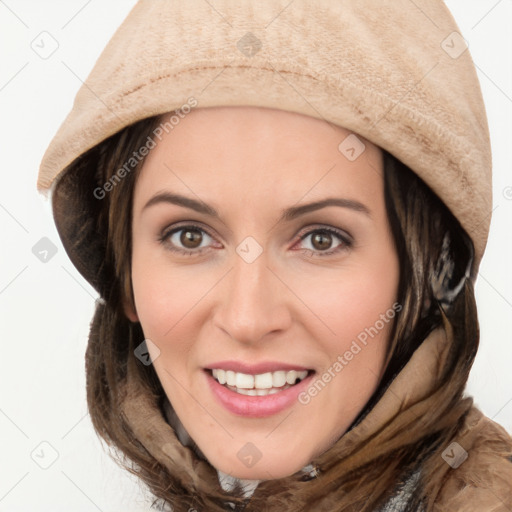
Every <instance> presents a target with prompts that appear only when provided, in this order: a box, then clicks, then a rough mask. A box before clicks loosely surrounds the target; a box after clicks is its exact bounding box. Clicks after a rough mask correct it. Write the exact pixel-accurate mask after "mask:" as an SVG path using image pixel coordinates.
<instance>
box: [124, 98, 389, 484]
mask: <svg viewBox="0 0 512 512" xmlns="http://www.w3.org/2000/svg"><path fill="white" fill-rule="evenodd" d="M349 135H350V132H349V131H347V130H345V129H343V128H338V127H333V126H332V125H330V124H328V123H326V122H324V121H321V120H318V119H315V118H312V117H308V116H303V115H299V114H295V113H290V112H285V111H280V110H273V109H265V108H255V107H216V108H203V109H197V110H194V111H192V112H191V113H189V114H188V115H187V116H186V117H184V118H183V119H181V120H180V122H179V124H178V125H176V126H174V128H173V129H172V130H170V131H169V132H168V133H165V132H164V136H163V137H162V140H161V141H160V142H158V144H157V146H156V147H155V148H154V149H152V150H151V152H150V153H149V155H148V156H147V159H146V161H145V163H144V166H143V168H142V170H141V173H140V175H139V177H138V180H137V182H136V187H135V195H134V204H133V227H132V229H133V231H132V234H133V253H132V279H133V291H134V297H135V310H132V309H130V308H129V307H127V308H126V311H127V315H128V316H129V318H130V319H131V320H132V321H140V323H141V326H142V329H143V331H144V335H145V337H146V340H148V339H149V340H151V343H149V342H148V343H147V345H148V347H149V351H150V354H151V356H152V359H153V364H154V368H155V371H156V373H157V374H158V377H159V379H160V381H161V383H162V386H163V388H164V390H165V392H166V394H167V396H168V398H169V400H170V402H171V404H172V406H173V407H174V410H175V411H176V413H177V415H178V417H179V418H180V420H181V422H182V423H183V425H184V427H185V429H186V430H187V431H188V433H189V434H190V436H191V437H192V438H193V439H194V441H195V442H196V443H197V445H198V446H199V448H200V449H201V451H202V452H203V453H204V454H205V456H206V457H207V458H208V460H209V461H210V463H211V464H212V465H213V466H215V467H216V468H217V469H220V470H222V471H224V472H225V473H228V474H230V475H234V476H236V477H239V478H245V479H261V480H267V479H275V478H282V477H285V476H289V475H291V474H293V473H295V472H297V471H299V470H300V469H301V468H302V467H304V466H305V465H307V464H308V463H309V462H310V461H311V460H312V459H313V458H315V457H316V456H318V455H320V454H322V453H323V452H325V451H326V450H327V449H328V448H330V447H331V446H332V445H333V444H334V443H335V442H336V440H337V439H338V438H339V437H340V436H342V435H343V433H344V432H346V430H347V428H348V427H349V426H350V424H351V423H352V421H353V420H354V419H355V418H356V416H357V415H358V413H359V412H360V411H361V410H362V409H363V408H364V406H365V404H366V402H367V401H368V399H369V398H370V396H371V395H372V393H373V392H374V391H375V389H376V388H377V387H378V384H379V380H380V378H381V376H382V373H383V370H384V368H383V365H384V359H385V353H386V346H387V342H388V337H389V332H390V330H391V327H392V323H393V317H394V315H395V309H396V303H395V300H396V296H397V289H398V279H399V265H398V257H397V253H396V250H395V247H394V243H393V238H392V234H391V231H390V227H389V225H388V219H387V215H386V210H385V204H384V188H383V187H384V184H383V162H382V152H381V150H380V149H379V148H377V147H376V146H375V145H373V144H371V143H370V142H369V141H367V140H365V139H363V138H362V137H359V139H355V136H354V135H351V136H350V137H349V138H348V139H346V137H347V136H349ZM345 139H346V140H345ZM362 143H364V144H365V149H364V151H363V152H362V153H361V154H359V153H360V152H361V150H362V149H363V146H362V145H361V144H362ZM340 144H341V145H340ZM351 148H352V149H351ZM327 200H329V203H327V202H326V203H325V204H323V202H324V201H327ZM334 201H337V203H336V204H335V203H334ZM308 205H309V206H308ZM322 230H324V231H322ZM326 230H327V231H326ZM394 303H395V304H394ZM398 309H399V308H398ZM140 341H141V342H142V340H140ZM293 369H296V370H298V372H297V374H294V373H293V372H292V370H293ZM212 370H221V371H220V372H217V371H215V374H216V375H217V379H218V380H220V382H223V381H224V379H228V383H229V382H231V389H229V388H228V387H227V384H228V383H225V384H224V385H221V383H219V382H218V381H217V380H215V379H214V377H213V372H212ZM306 372H307V376H306V378H305V379H304V380H302V381H301V382H300V383H298V384H295V385H293V386H290V387H288V389H286V390H284V389H283V388H286V387H287V386H289V384H288V383H289V382H291V383H294V382H295V381H296V379H297V378H301V377H303V376H304V375H305V374H306ZM233 384H234V386H233ZM254 386H256V388H257V389H254V390H252V391H251V390H250V389H252V388H253V387H254ZM269 386H272V392H271V393H270V394H269Z"/></svg>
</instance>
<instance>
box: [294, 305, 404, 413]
mask: <svg viewBox="0 0 512 512" xmlns="http://www.w3.org/2000/svg"><path fill="white" fill-rule="evenodd" d="M401 310H402V305H401V304H399V303H398V302H395V303H394V304H393V306H392V307H391V308H389V309H388V310H387V311H386V312H385V313H381V315H380V317H379V319H378V320H377V321H376V322H375V323H374V324H373V325H372V326H370V327H365V328H364V330H362V331H361V332H360V333H359V334H358V335H357V336H356V338H357V339H355V340H352V343H351V344H350V347H349V349H348V350H346V351H345V352H344V353H343V355H341V354H340V355H338V357H337V358H336V361H335V362H334V363H333V364H332V365H331V366H329V368H327V370H325V372H324V373H322V375H320V376H318V377H317V378H316V379H315V380H314V381H313V382H312V383H311V384H310V386H309V387H308V389H307V390H305V391H302V392H301V393H300V394H299V396H298V400H299V402H300V403H301V404H302V405H307V404H309V402H311V399H312V398H314V397H315V396H317V395H318V393H320V392H321V391H322V390H323V389H324V388H325V386H327V384H328V383H329V382H331V380H332V379H334V377H336V375H338V374H339V373H340V372H341V371H342V370H343V369H344V368H345V366H347V365H348V364H349V363H350V361H352V359H353V358H354V357H355V356H356V355H357V354H359V353H360V352H361V351H362V350H363V348H364V347H366V346H367V345H368V337H370V338H372V339H373V338H374V337H375V336H377V335H378V334H379V332H380V331H381V330H382V329H384V327H385V326H386V325H387V324H388V323H389V322H390V321H391V320H393V318H394V317H395V315H396V313H398V312H399V311H401ZM358 342H359V343H358Z"/></svg>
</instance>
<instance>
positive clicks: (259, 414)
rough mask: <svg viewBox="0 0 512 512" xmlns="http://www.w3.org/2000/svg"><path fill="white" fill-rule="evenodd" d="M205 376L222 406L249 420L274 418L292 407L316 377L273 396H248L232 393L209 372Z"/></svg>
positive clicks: (306, 379)
mask: <svg viewBox="0 0 512 512" xmlns="http://www.w3.org/2000/svg"><path fill="white" fill-rule="evenodd" d="M205 374H206V378H207V380H208V384H209V385H210V389H211V390H212V392H213V394H214V395H215V398H216V399H217V400H218V401H219V402H220V404H221V405H223V406H224V407H225V408H226V409H227V410H228V411H230V412H232V413H233V414H237V415H239V416H245V417H248V418H264V417H267V416H272V415H273V414H277V413H278V412H281V411H283V410H284V409H286V408H288V407H290V406H291V405H292V404H293V403H294V402H296V401H298V395H299V394H300V393H301V392H302V391H305V390H306V389H307V387H308V386H309V384H310V383H311V380H312V378H313V376H314V373H312V374H311V375H308V376H307V377H306V378H305V379H304V380H302V381H300V382H299V383H298V384H295V385H294V386H292V387H290V388H288V389H285V390H284V391H279V392H278V393H274V394H272V395H265V396H248V395H241V394H240V393H237V392H236V391H231V390H230V389H228V388H226V387H224V386H223V385H222V384H219V382H218V381H217V380H215V379H214V378H213V376H212V375H211V373H209V372H208V371H205Z"/></svg>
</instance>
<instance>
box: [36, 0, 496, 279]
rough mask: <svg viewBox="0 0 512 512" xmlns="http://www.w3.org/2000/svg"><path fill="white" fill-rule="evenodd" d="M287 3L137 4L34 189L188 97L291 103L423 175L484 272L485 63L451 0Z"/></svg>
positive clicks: (487, 194)
mask: <svg viewBox="0 0 512 512" xmlns="http://www.w3.org/2000/svg"><path fill="white" fill-rule="evenodd" d="M288 4H289V2H287V1H286V2H285V1H259V2H255V1H253V0H242V1H240V0H221V1H217V2H215V6H213V5H210V4H208V2H207V3H206V4H205V2H204V1H203V0H187V1H186V2H185V1H177V0H140V1H139V2H137V4H136V5H135V7H134V8H133V9H132V11H131V12H130V13H129V15H128V17H127V18H126V20H125V21H124V22H123V24H122V25H121V26H120V27H119V29H118V30H117V31H116V33H115V34H114V36H113V37H112V39H111V40H110V42H109V43H108V45H107V47H106V48H105V50H104V51H103V52H102V54H101V55H100V57H99V59H98V61H97V63H96V65H95V66H94V68H93V70H92V71H91V73H90V75H89V76H88V77H87V79H86V81H85V83H84V84H83V86H82V87H81V88H80V90H79V91H78V93H77V95H76V98H75V102H74V104H73V108H72V110H71V112H70V113H69V115H68V116H67V118H66V119H65V120H64V122H63V124H62V126H61V127H60V128H59V130H58V132H57V134H56V135H55V137H54V139H53V140H52V142H51V144H50V146H49V147H48V149H47V151H46V153H45V155H44V157H43V160H42V162H41V166H40V171H39V176H38V181H37V186H38V188H39V190H41V191H44V190H48V189H50V188H51V186H52V184H53V183H54V181H55V179H56V178H57V177H58V176H59V175H60V174H61V173H62V172H63V171H64V170H65V169H67V168H68V166H71V165H73V164H74V163H76V162H77V158H78V157H79V156H80V155H82V154H83V153H84V152H86V151H87V150H89V149H91V148H93V147H94V146H96V145H97V144H99V143H100V142H101V141H103V140H104V139H105V138H107V137H109V136H110V135H113V134H114V133H116V132H118V131H119V130H121V129H122V128H124V127H125V126H127V125H129V124H132V123H134V122H136V121H139V120H141V119H144V118H146V117H149V116H153V115H156V114H163V113H166V112H171V111H174V110H176V109H180V108H182V107H183V106H184V105H186V106H188V104H189V103H190V102H191V98H193V100H192V101H193V102H197V107H198V108H202V107H210V106H235V105H253V106H259V107H269V108H277V109H282V110H288V111H292V112H297V113H301V114H304V115H309V116H312V117H315V118H318V119H323V120H325V121H327V122H330V123H335V124H337V125H340V126H343V127H345V128H347V129H349V130H351V131H353V132H355V133H357V134H361V135H362V136H363V137H365V138H366V139H368V140H370V141H371V142H373V143H374V144H376V145H378V146H380V147H381V148H384V149H385V150H387V151H388V152H390V153H391V154H393V155H394V156H395V157H397V158H398V159H399V160H401V161H402V162H403V163H404V164H406V165H407V166H408V167H410V168H411V169H412V170H413V171H414V172H416V173H417V174H418V175H419V176H420V177H421V178H422V179H423V180H424V181H425V182H426V183H427V184H428V185H429V186H430V188H432V189H433V191H434V192H435V193H436V194H437V195H438V196H439V197H440V198H441V199H442V200H443V201H444V203H445V204H446V205H447V206H448V208H449V209H450V210H451V211H452V213H453V214H454V215H455V217H456V218H457V219H458V220H459V222H460V223H461V225H462V226H463V228H464V229H465V230H466V231H467V232H468V234H469V235H470V237H471V239H472V240H473V243H474V245H475V258H474V261H473V268H472V273H471V274H472V277H473V278H475V277H476V271H477V269H478V265H479V263H480V260H481V257H482V255H483V252H484V249H485V245H486V241H487V236H488V230H489V225H490V216H491V212H492V187H491V148H490V139H489V131H488V124H487V118H486V113H485V107H484V103H483V99H482V95H481V89H480V84H479V81H478V78H477V75H476V70H475V67H474V64H473V61H472V59H471V56H470V53H469V51H468V49H467V43H466V41H465V40H464V39H463V37H462V35H461V34H460V31H459V29H458V27H457V25H456V23H455V21H454V19H453V17H452V15H451V13H450V12H449V10H448V9H447V7H446V6H445V4H444V3H443V2H442V1H440V0H434V1H421V2H419V3H418V2H411V1H410V0H394V1H393V2H384V3H382V2H381V3H379V4H378V6H376V5H377V4H376V3H375V2H373V1H371V0H357V1H349V2H341V1H333V0H320V1H317V2H309V1H308V0H295V1H294V2H293V3H291V4H290V5H288ZM351 150H352V154H353V153H354V151H353V148H350V147H347V148H340V151H347V152H350V151H351ZM70 202H72V201H70ZM74 206H75V205H74V204H73V207H74ZM62 215H65V213H63V214H62ZM55 220H56V223H57V224H58V223H59V219H58V218H56V219H55ZM70 256H71V257H72V255H70ZM72 259H73V258H72Z"/></svg>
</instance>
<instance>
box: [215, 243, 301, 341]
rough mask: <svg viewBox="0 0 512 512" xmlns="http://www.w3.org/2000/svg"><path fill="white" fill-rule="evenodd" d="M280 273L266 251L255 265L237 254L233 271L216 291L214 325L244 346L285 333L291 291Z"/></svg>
mask: <svg viewBox="0 0 512 512" xmlns="http://www.w3.org/2000/svg"><path fill="white" fill-rule="evenodd" d="M277 274H278V273H276V272H275V271H274V270H273V269H272V268H271V267H270V266H269V261H268V258H267V254H266V253H265V251H264V252H263V253H262V254H261V255H260V256H259V257H258V258H257V259H256V260H255V261H253V262H252V263H248V262H247V261H245V260H244V259H243V258H242V257H240V256H239V255H238V254H237V253H235V255H234V257H233V268H232V269H231V271H230V272H229V274H228V275H227V276H226V279H224V283H223V286H221V287H219V289H218V290H217V293H218V296H217V300H216V302H217V304H216V306H217V307H216V308H215V318H214V325H216V326H217V327H218V328H220V329H222V330H223V331H225V332H226V333H227V334H228V335H229V336H230V337H232V338H234V339H236V340H237V341H239V342H240V343H245V344H255V343H258V342H260V340H262V339H263V338H264V337H265V336H267V337H268V336H269V335H270V334H276V333H278V332H284V331H286V330H287V329H288V328H289V326H290V324H291V314H290V308H289V307H288V302H287V301H288V300H290V292H289V291H288V290H287V288H286V286H285V285H284V284H283V282H282V280H280V279H279V277H278V275H277Z"/></svg>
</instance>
